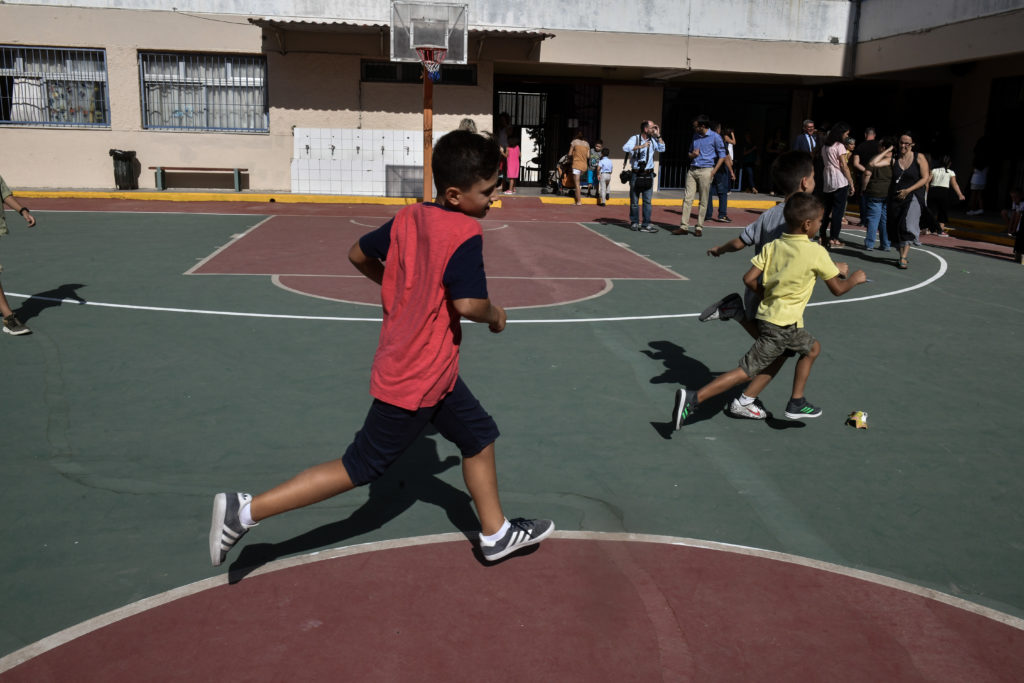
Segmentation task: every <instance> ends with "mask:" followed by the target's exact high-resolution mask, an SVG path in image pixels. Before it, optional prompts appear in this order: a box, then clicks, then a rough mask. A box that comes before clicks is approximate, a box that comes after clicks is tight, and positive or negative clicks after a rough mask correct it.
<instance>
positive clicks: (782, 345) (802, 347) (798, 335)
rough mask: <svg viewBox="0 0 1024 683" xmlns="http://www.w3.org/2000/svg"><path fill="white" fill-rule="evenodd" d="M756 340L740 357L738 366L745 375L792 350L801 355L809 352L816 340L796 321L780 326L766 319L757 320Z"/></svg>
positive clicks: (750, 375) (763, 368) (766, 365)
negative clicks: (797, 324)
mask: <svg viewBox="0 0 1024 683" xmlns="http://www.w3.org/2000/svg"><path fill="white" fill-rule="evenodd" d="M757 330H758V334H757V341H755V342H754V345H753V346H751V347H750V350H749V351H747V355H745V356H743V358H741V359H740V368H741V369H742V370H743V372H745V373H747V377H754V376H755V375H759V374H761V373H762V372H764V370H765V368H767V367H768V366H769V365H771V364H772V363H774V362H775V360H776V359H777V358H778V357H779V356H781V355H783V354H784V353H786V351H793V352H794V353H798V354H800V355H801V356H806V355H808V354H810V352H811V349H813V348H814V343H815V341H817V340H816V339H815V338H814V337H812V336H811V333H810V332H808V331H807V330H806V329H804V328H802V327H797V326H796V323H793V324H792V325H786V326H785V327H780V326H778V325H776V324H774V323H770V322H768V321H766V320H758V321H757Z"/></svg>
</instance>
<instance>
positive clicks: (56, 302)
mask: <svg viewBox="0 0 1024 683" xmlns="http://www.w3.org/2000/svg"><path fill="white" fill-rule="evenodd" d="M82 287H85V285H82V284H64V285H61V286H60V287H57V288H56V289H48V290H46V291H45V292H37V293H35V294H33V295H32V296H30V297H29V298H27V299H25V301H24V302H23V303H22V304H21V307H20V308H19V309H18V310H17V311H15V313H17V315H18V318H19V319H20V320H21V321H22V322H26V321H28V320H31V319H32V318H35V317H37V316H39V314H40V313H42V312H43V311H44V310H46V309H47V308H54V307H56V306H60V305H62V304H64V303H71V302H72V301H73V302H74V303H76V304H79V305H81V304H84V303H88V302H87V301H86V300H85V299H83V298H82V297H80V296H78V290H79V289H81V288H82Z"/></svg>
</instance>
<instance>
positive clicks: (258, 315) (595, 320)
mask: <svg viewBox="0 0 1024 683" xmlns="http://www.w3.org/2000/svg"><path fill="white" fill-rule="evenodd" d="M911 248H912V249H913V250H914V251H921V252H924V253H925V254H928V255H929V256H932V257H933V258H935V260H937V261H938V262H939V270H938V272H937V273H935V274H934V275H932V276H931V277H930V278H928V279H927V280H924V281H923V282H919V283H917V284H916V285H911V286H910V287H904V288H903V289H897V290H894V291H892V292H882V293H880V294H870V295H868V296H860V297H855V298H852V299H838V298H837V299H833V300H830V301H818V302H815V303H811V304H807V305H808V306H829V305H832V304H851V303H854V302H856V301H869V300H871V299H882V298H884V297H888V296H897V295H899V294H906V293H907V292H912V291H914V290H915V289H921V288H922V287H927V286H928V285H930V284H931V283H933V282H935V281H936V280H938V279H939V278H941V277H942V276H944V275H945V274H946V271H947V270H948V269H949V265H948V264H947V263H946V260H945V259H944V258H942V257H941V256H939V255H938V254H936V253H935V252H933V251H928V250H927V249H921V248H918V247H911ZM545 279H546V278H545ZM7 296H13V297H16V298H19V299H30V298H33V297H32V295H30V294H16V293H14V292H8V293H7ZM35 298H37V299H38V300H40V301H50V302H54V303H59V304H64V303H67V304H74V305H76V306H101V307H103V308H123V309H126V310H132V311H155V312H160V313H194V314H197V315H222V316H230V317H236V318H271V319H275V320H320V321H328V322H367V323H379V322H381V321H382V320H383V318H352V317H344V316H332V315H287V314H284V313H246V312H243V311H212V310H204V309H196V308H167V307H163V306H134V305H130V304H112V303H104V302H99V301H86V302H80V301H77V300H75V299H52V298H49V297H35ZM698 315H700V313H699V312H698V313H664V314H659V315H630V316H619V317H612V318H558V319H551V320H543V319H537V320H511V319H510V320H509V321H508V322H509V323H521V324H544V323H547V324H563V323H613V322H629V321H633V320H670V319H673V318H696V317H697V316H698ZM464 322H467V323H470V321H468V320H466V321H464Z"/></svg>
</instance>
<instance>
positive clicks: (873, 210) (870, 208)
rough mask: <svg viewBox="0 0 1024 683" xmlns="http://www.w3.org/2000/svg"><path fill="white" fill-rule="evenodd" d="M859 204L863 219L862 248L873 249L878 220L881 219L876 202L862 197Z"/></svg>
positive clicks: (872, 198) (874, 199)
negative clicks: (861, 208) (861, 207)
mask: <svg viewBox="0 0 1024 683" xmlns="http://www.w3.org/2000/svg"><path fill="white" fill-rule="evenodd" d="M860 203H861V205H862V206H863V207H864V209H863V211H862V214H861V215H862V217H863V219H864V248H865V249H869V250H870V249H874V248H875V241H876V240H877V239H878V219H879V218H881V214H880V213H879V205H878V200H877V198H875V197H865V196H863V195H862V196H861V198H860Z"/></svg>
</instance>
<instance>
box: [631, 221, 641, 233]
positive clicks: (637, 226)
mask: <svg viewBox="0 0 1024 683" xmlns="http://www.w3.org/2000/svg"><path fill="white" fill-rule="evenodd" d="M629 229H630V230H632V231H633V232H639V231H640V224H639V223H630V224H629Z"/></svg>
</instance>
